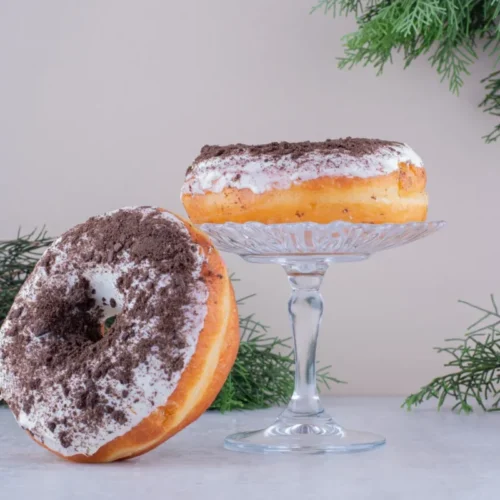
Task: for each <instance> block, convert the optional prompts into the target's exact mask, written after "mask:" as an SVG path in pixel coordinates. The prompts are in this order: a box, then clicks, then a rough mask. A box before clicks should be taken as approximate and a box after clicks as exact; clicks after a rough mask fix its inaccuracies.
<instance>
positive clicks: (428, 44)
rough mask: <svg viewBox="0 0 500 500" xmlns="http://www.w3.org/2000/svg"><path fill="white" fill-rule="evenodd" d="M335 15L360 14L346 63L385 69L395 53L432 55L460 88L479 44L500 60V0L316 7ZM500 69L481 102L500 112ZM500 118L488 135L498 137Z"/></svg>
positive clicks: (342, 2) (342, 63) (343, 1)
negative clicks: (499, 121) (499, 73)
mask: <svg viewBox="0 0 500 500" xmlns="http://www.w3.org/2000/svg"><path fill="white" fill-rule="evenodd" d="M317 10H319V11H322V12H324V13H330V14H332V15H333V17H338V16H341V15H344V16H348V15H354V16H355V17H356V22H357V30H356V31H355V32H353V33H349V34H348V35H346V36H345V37H344V38H343V44H344V56H343V57H341V58H339V67H340V68H352V67H353V66H356V65H362V66H367V65H371V66H373V67H374V68H375V69H376V70H377V74H378V75H380V74H381V73H382V72H383V69H384V66H385V64H387V63H392V56H393V54H394V53H398V52H401V53H402V54H403V59H404V67H405V68H407V67H408V66H409V65H410V64H411V63H412V62H413V61H414V60H415V59H416V58H417V57H420V56H423V55H427V56H428V58H429V61H430V63H431V65H432V66H433V67H434V68H435V69H436V72H437V73H438V75H439V76H440V77H441V81H447V82H448V85H449V89H450V91H451V92H453V93H455V94H458V93H459V91H460V89H461V88H462V86H463V84H464V78H465V77H466V76H469V75H470V67H471V66H472V64H474V62H475V61H476V60H477V58H478V53H477V47H478V46H481V47H483V49H484V51H485V52H486V53H487V54H488V55H489V56H490V57H492V59H493V67H494V66H495V65H496V64H497V63H498V62H499V61H500V0H364V1H361V0H359V1H358V0H319V1H318V3H317V4H316V6H315V7H313V9H312V11H313V12H314V11H317ZM498 80H499V78H498V72H494V73H492V74H491V75H490V76H488V77H487V78H485V79H484V80H483V82H484V83H486V91H487V94H486V97H485V98H484V100H483V101H482V102H481V103H480V105H479V106H480V107H481V108H482V110H483V111H484V112H486V113H489V114H491V115H493V116H495V117H498V116H500V98H499V97H500V89H499V82H498ZM499 136H500V124H499V125H497V126H496V127H495V129H494V130H493V131H492V132H491V133H490V134H488V135H487V136H485V140H486V142H488V143H489V142H494V141H496V140H497V139H498V137H499Z"/></svg>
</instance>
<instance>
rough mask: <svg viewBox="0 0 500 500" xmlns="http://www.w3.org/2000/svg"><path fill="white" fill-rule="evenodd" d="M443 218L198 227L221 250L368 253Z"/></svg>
mask: <svg viewBox="0 0 500 500" xmlns="http://www.w3.org/2000/svg"><path fill="white" fill-rule="evenodd" d="M445 224H446V223H445V221H429V222H408V223H404V224H355V223H352V222H344V221H334V222H330V223H328V224H319V223H316V222H296V223H286V224H263V223H261V222H244V223H237V222H225V223H224V224H211V223H205V224H201V225H199V227H200V229H201V230H202V231H204V232H205V233H207V234H208V235H209V236H210V238H212V240H213V242H214V244H215V246H216V247H217V248H218V249H219V250H222V251H225V252H230V253H236V254H238V255H242V256H246V255H282V256H283V255H304V256H305V255H332V256H333V255H359V256H365V257H367V256H368V255H371V254H373V253H376V252H380V251H382V250H386V249H389V248H394V247H398V246H401V245H404V244H407V243H411V242H413V241H416V240H419V239H421V238H424V237H425V236H429V235H430V234H433V233H435V232H436V231H438V230H439V229H441V228H442V227H444V226H445Z"/></svg>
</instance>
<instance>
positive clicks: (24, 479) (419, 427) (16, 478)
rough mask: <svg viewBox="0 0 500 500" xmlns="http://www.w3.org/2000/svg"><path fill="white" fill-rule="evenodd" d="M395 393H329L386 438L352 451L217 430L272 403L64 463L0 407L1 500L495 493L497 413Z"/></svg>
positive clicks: (269, 414) (244, 424)
mask: <svg viewBox="0 0 500 500" xmlns="http://www.w3.org/2000/svg"><path fill="white" fill-rule="evenodd" d="M400 403H401V399H400V398H337V399H335V400H333V399H327V400H326V401H325V406H326V407H327V408H328V409H329V411H331V412H332V413H333V414H334V415H335V417H336V418H337V420H339V421H340V423H343V424H348V426H349V427H352V428H358V429H362V430H371V431H374V432H379V433H382V434H384V435H385V436H386V437H387V445H386V446H385V447H383V448H380V449H377V450H374V451H370V452H364V453H358V454H351V455H328V456H327V455H315V456H284V455H279V456H277V455H272V456H270V455H267V456H263V455H247V454H240V453H234V452H229V451H225V450H224V449H223V448H222V440H223V437H224V436H225V435H226V434H228V433H231V432H234V431H236V430H243V429H246V430H248V429H251V428H254V427H255V425H258V426H259V427H260V426H262V425H261V424H263V423H265V422H269V421H271V420H272V419H273V418H274V416H275V415H276V410H266V411H259V412H249V413H241V412H240V413H231V414H228V415H219V414H215V413H209V414H205V415H204V416H203V417H202V418H201V419H200V420H198V421H197V422H195V423H194V424H193V425H192V426H191V427H189V428H188V429H187V430H185V431H183V432H182V433H180V434H179V435H177V436H175V437H174V438H173V439H171V440H170V441H168V442H167V443H165V444H164V445H163V446H161V447H160V448H157V449H156V450H154V451H153V452H151V453H149V454H147V455H145V456H143V457H140V458H138V459H135V460H130V461H126V462H121V463H117V464H109V465H79V464H71V463H66V462H64V461H62V460H60V459H58V458H57V457H55V456H53V455H52V454H50V453H48V452H46V451H45V450H43V449H42V448H40V447H39V446H37V445H36V444H35V443H33V442H32V441H31V440H30V439H29V438H28V437H27V436H26V435H24V433H23V432H22V431H21V430H20V429H19V428H18V427H17V425H16V423H15V422H14V419H13V418H12V416H11V414H10V412H9V411H8V410H6V409H0V499H1V500H17V499H29V498H34V499H36V500H49V499H50V500H67V499H71V500H79V499H86V500H100V499H120V500H126V499H137V498H144V499H145V500H146V499H160V498H165V499H169V498H172V499H175V500H190V499H199V498H203V499H217V500H226V499H228V500H229V499H231V500H246V499H250V498H251V499H255V500H261V499H267V498H269V499H273V500H275V499H278V498H284V499H287V500H288V499H290V500H293V499H301V500H302V499H329V500H330V499H355V500H357V499H363V500H378V499H380V500H382V499H383V500H403V499H404V500H412V499H424V500H434V499H436V500H438V499H439V500H445V499H453V500H462V499H468V500H469V499H473V500H483V499H484V500H490V499H494V498H498V495H499V492H500V414H498V413H497V414H481V413H477V414H473V415H470V416H465V415H455V414H452V413H450V412H448V411H441V412H440V413H437V412H436V411H434V410H433V409H431V408H430V407H429V408H428V409H423V410H418V411H414V412H412V413H407V412H406V411H404V410H401V409H400V408H399V405H400Z"/></svg>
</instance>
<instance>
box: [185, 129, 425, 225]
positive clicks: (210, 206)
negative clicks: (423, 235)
mask: <svg viewBox="0 0 500 500" xmlns="http://www.w3.org/2000/svg"><path fill="white" fill-rule="evenodd" d="M425 185H426V172H425V169H424V167H423V163H422V160H421V159H420V158H419V156H418V155H417V154H416V153H415V152H414V151H413V150H412V149H411V148H410V147H409V146H407V145H406V144H403V143H399V142H391V141H382V140H378V139H353V138H350V137H348V138H347V139H336V140H327V141H325V142H298V143H288V142H279V143H278V142H274V143H271V144H263V145H258V146H248V145H245V144H234V145H230V146H204V147H203V148H202V150H201V153H200V155H199V156H198V157H197V158H196V159H195V161H194V162H193V164H192V165H191V166H190V167H189V169H188V171H187V173H186V179H185V182H184V185H183V187H182V192H181V199H182V202H183V204H184V207H185V209H186V212H187V213H188V215H189V218H190V219H191V220H192V221H193V222H194V223H196V224H201V223H205V222H212V223H224V222H228V221H231V222H240V223H242V222H248V221H256V222H262V223H264V224H273V223H285V222H305V221H309V222H319V223H327V222H331V221H335V220H342V221H349V222H356V223H386V222H391V223H399V222H411V221H423V220H425V219H426V217H427V194H426V192H425Z"/></svg>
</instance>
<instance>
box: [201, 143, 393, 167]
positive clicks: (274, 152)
mask: <svg viewBox="0 0 500 500" xmlns="http://www.w3.org/2000/svg"><path fill="white" fill-rule="evenodd" d="M401 145H402V144H401V143H399V142H394V141H383V140H380V139H359V138H353V137H346V138H345V139H327V140H326V141H323V142H310V141H305V142H271V143H269V144H260V145H247V144H230V145H228V146H208V145H207V146H203V148H201V152H200V154H199V155H198V157H197V158H196V159H195V160H194V164H196V163H200V162H202V161H205V160H209V159H210V158H226V157H228V156H232V155H241V154H248V155H250V156H258V155H264V156H267V157H269V158H270V159H277V158H280V157H282V156H286V155H290V157H291V158H292V159H297V158H300V157H301V156H303V155H305V154H307V153H313V152H314V153H322V154H329V155H331V154H344V155H349V156H353V157H360V156H364V155H368V154H374V153H376V152H377V151H378V150H379V149H380V148H391V147H394V146H401Z"/></svg>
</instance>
